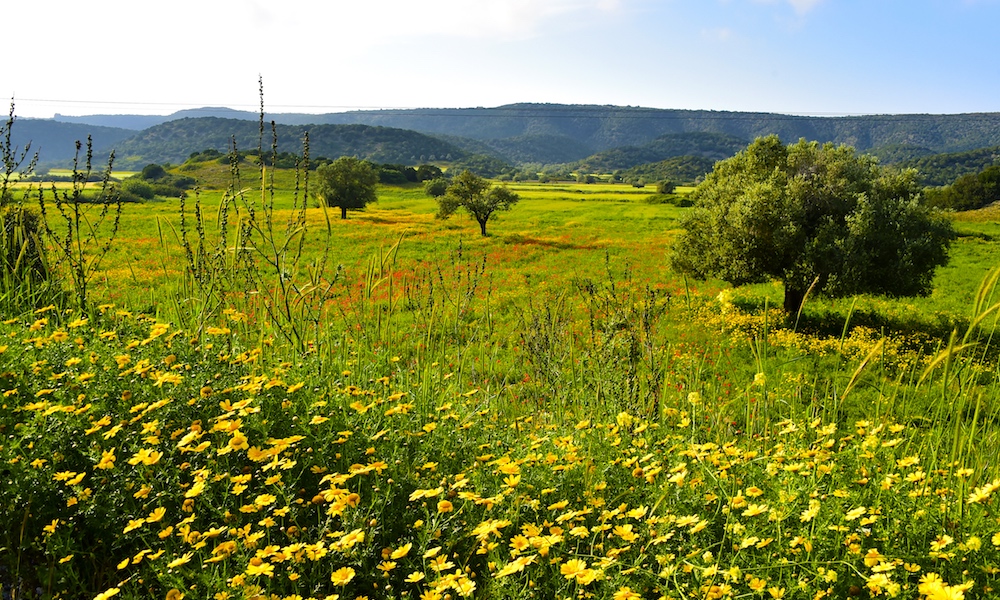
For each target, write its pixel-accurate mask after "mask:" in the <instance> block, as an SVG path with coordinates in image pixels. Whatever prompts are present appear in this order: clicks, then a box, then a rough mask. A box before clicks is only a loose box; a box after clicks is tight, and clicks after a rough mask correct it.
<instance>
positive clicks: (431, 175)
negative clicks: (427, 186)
mask: <svg viewBox="0 0 1000 600" xmlns="http://www.w3.org/2000/svg"><path fill="white" fill-rule="evenodd" d="M416 175H417V179H416V180H417V181H430V180H432V179H438V178H440V177H444V171H442V170H441V167H437V166H435V165H420V166H419V167H417V170H416Z"/></svg>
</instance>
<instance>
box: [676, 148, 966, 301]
mask: <svg viewBox="0 0 1000 600" xmlns="http://www.w3.org/2000/svg"><path fill="white" fill-rule="evenodd" d="M919 194H920V188H919V186H918V185H917V182H916V174H915V172H913V171H896V170H891V169H888V168H885V167H881V166H879V165H878V163H877V161H876V159H874V158H873V157H870V156H867V155H858V154H856V153H855V152H854V149H853V148H851V147H849V146H835V145H833V144H825V145H820V144H818V143H816V142H807V141H805V140H800V141H799V142H798V143H796V144H793V145H789V146H786V145H785V144H783V143H782V142H781V141H780V140H779V139H778V137H777V136H769V137H764V138H758V139H757V140H756V141H754V142H753V143H752V144H750V145H749V146H748V147H747V148H746V149H745V150H743V151H741V152H740V153H738V154H737V155H736V156H733V157H731V158H729V159H726V160H723V161H720V162H718V163H717V164H716V165H715V168H714V169H713V170H712V172H711V173H710V174H709V175H708V176H707V177H706V179H705V180H704V181H703V182H702V183H701V184H700V185H698V187H697V188H696V189H695V191H694V192H693V196H692V199H693V200H694V202H695V207H694V208H693V209H692V210H691V212H690V213H689V214H688V215H687V217H686V218H685V219H684V221H683V224H682V226H683V227H684V232H683V233H682V234H681V235H680V236H679V238H678V239H677V240H676V242H675V243H674V246H673V249H672V252H671V256H670V262H671V266H672V268H674V269H676V270H678V271H680V272H682V273H686V274H689V275H693V276H695V277H698V278H707V277H717V278H719V279H722V280H724V281H727V282H729V283H731V284H733V285H742V284H747V283H760V282H764V281H768V280H772V279H777V280H780V281H781V282H782V283H783V284H784V288H785V297H784V303H783V305H784V309H785V311H786V312H788V313H794V312H796V311H798V310H799V309H800V307H801V304H802V302H803V301H804V299H805V295H806V293H807V291H808V290H809V289H810V287H811V286H813V285H814V284H815V289H816V291H817V292H822V293H825V294H827V295H830V296H847V295H853V294H858V293H871V294H882V295H888V296H913V295H922V294H926V293H928V292H929V291H930V288H931V280H932V278H933V275H934V270H935V269H936V268H937V267H939V266H941V265H943V264H945V263H946V262H947V259H948V248H949V245H950V242H951V239H952V238H953V237H954V234H953V230H952V227H951V223H950V221H948V220H947V219H946V218H945V217H944V216H943V215H942V214H940V213H939V212H937V211H936V210H934V209H931V208H929V207H927V206H925V205H923V204H921V203H920V202H919Z"/></svg>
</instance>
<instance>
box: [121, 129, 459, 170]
mask: <svg viewBox="0 0 1000 600" xmlns="http://www.w3.org/2000/svg"><path fill="white" fill-rule="evenodd" d="M276 131H277V136H278V151H279V152H294V153H301V152H302V142H303V139H304V137H305V135H306V133H307V132H308V134H309V143H310V155H311V156H313V157H321V156H325V157H329V158H336V157H339V156H343V155H357V156H360V157H361V158H366V159H369V160H371V161H373V162H380V163H405V164H416V163H418V162H426V161H428V160H430V161H433V160H458V159H462V158H465V157H466V156H467V155H468V153H467V152H465V151H464V150H461V149H460V148H458V147H457V146H454V145H452V144H449V143H447V142H445V141H443V140H440V139H437V138H434V137H431V136H427V135H424V134H421V133H417V132H415V131H407V130H403V129H393V128H390V127H371V126H367V125H310V126H304V125H278V126H277V129H276ZM270 137H271V136H270V133H266V135H265V141H264V144H265V146H266V148H265V149H270ZM233 140H234V141H235V143H236V146H237V148H238V149H241V150H250V149H255V148H257V146H258V143H259V142H258V140H259V125H258V123H256V122H253V121H245V120H238V119H221V118H217V117H203V118H197V119H180V120H176V121H168V122H166V123H162V124H160V125H157V126H155V127H150V128H149V129H146V130H143V131H142V132H140V133H139V134H138V135H135V136H133V137H131V138H129V139H127V140H124V141H122V142H120V143H119V144H118V146H117V156H118V160H117V161H116V164H119V165H121V166H122V167H135V166H142V165H145V164H148V163H179V162H183V161H184V160H185V159H186V158H187V157H188V156H189V155H190V154H191V153H192V152H197V151H200V150H205V149H208V148H214V149H216V150H220V151H223V152H224V151H226V150H227V149H228V147H229V145H230V143H231V141H233Z"/></svg>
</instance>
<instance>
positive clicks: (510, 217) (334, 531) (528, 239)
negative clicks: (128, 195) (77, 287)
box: [0, 166, 1000, 600]
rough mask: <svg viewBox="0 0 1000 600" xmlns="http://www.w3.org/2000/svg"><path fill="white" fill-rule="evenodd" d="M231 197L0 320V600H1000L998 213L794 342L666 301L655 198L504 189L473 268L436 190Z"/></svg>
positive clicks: (670, 288) (715, 286)
mask: <svg viewBox="0 0 1000 600" xmlns="http://www.w3.org/2000/svg"><path fill="white" fill-rule="evenodd" d="M219 168H220V169H228V168H227V167H225V166H220V167H219ZM227 174H228V170H227V171H226V173H221V172H215V173H212V174H209V173H206V177H205V179H204V180H203V181H205V182H206V183H205V184H204V185H203V189H202V190H201V191H200V192H199V193H198V194H197V195H191V196H189V197H188V198H187V199H186V200H185V201H184V211H183V213H182V212H181V205H180V202H179V201H177V200H169V201H162V202H160V201H158V202H151V203H146V204H129V205H125V206H124V207H123V212H122V214H121V216H120V219H119V222H120V227H119V229H118V232H117V236H116V238H115V239H114V241H113V243H112V244H111V245H110V247H108V249H107V251H106V253H105V252H103V251H102V250H101V245H100V240H101V239H103V238H101V235H103V234H104V232H106V231H107V230H104V229H97V230H96V233H97V240H98V241H97V243H95V244H93V245H91V246H87V245H86V243H83V242H81V244H80V249H81V250H80V251H81V253H82V254H81V255H82V256H84V258H85V259H86V260H90V259H93V260H97V259H98V258H99V259H100V261H99V262H95V263H86V264H94V265H95V269H94V271H93V273H92V274H91V275H90V276H89V277H90V279H89V286H90V287H89V292H88V300H87V302H86V303H84V305H83V306H80V305H79V303H75V302H74V291H73V290H74V288H73V286H72V285H71V284H70V282H69V279H64V280H63V284H62V285H63V288H64V289H65V290H66V293H65V295H63V296H61V297H55V299H54V300H53V302H52V304H51V305H46V306H40V307H38V308H33V309H29V310H23V311H20V312H18V313H16V314H14V313H13V312H11V314H8V315H5V316H6V320H5V321H4V322H3V323H2V324H0V393H2V398H0V477H2V483H3V485H0V586H2V587H3V592H4V594H7V595H10V596H14V595H15V594H16V597H17V598H36V597H39V598H55V597H59V598H87V599H90V598H95V597H97V598H101V600H105V599H107V598H112V597H119V598H167V599H172V600H178V599H179V598H182V597H187V598H216V599H219V600H224V599H229V598H247V599H250V598H253V599H257V598H280V599H286V598H287V599H290V600H292V599H301V598H324V599H325V598H330V599H333V598H337V599H355V598H371V599H374V598H412V599H416V598H420V599H421V600H434V599H444V598H449V597H450V598H452V599H454V598H459V597H463V598H489V599H494V598H539V599H550V598H613V599H614V600H637V599H640V598H673V599H688V598H706V599H709V598H711V599H718V598H811V599H818V598H847V597H880V596H884V597H900V598H962V597H969V598H972V597H991V596H993V595H995V594H996V593H997V591H996V589H995V588H996V576H997V574H998V573H1000V519H998V517H997V512H996V506H997V505H996V502H997V500H996V494H995V492H996V491H997V489H1000V468H998V467H997V465H996V460H995V459H996V456H997V455H998V453H1000V381H998V380H997V377H998V368H997V356H998V353H997V351H996V349H995V345H996V344H995V341H994V340H993V333H994V331H995V322H996V315H997V314H998V313H997V310H998V305H997V304H995V302H996V301H997V300H998V298H995V297H994V291H995V290H994V287H995V283H996V279H992V280H989V279H988V280H986V283H985V285H984V284H982V282H983V281H984V277H990V276H991V275H994V274H996V271H995V270H994V268H995V264H994V263H993V260H994V259H993V258H992V257H994V256H996V255H997V254H996V249H997V239H998V237H997V236H998V235H1000V225H998V221H997V220H995V219H993V217H992V216H990V215H985V214H980V215H978V216H977V215H962V216H961V217H960V218H959V220H958V221H957V223H956V226H957V229H958V230H959V232H960V234H961V236H960V237H959V239H958V240H957V241H956V243H955V245H954V247H953V253H952V261H951V264H950V265H949V266H948V267H946V268H945V269H942V270H941V271H940V272H939V273H938V275H937V278H936V280H935V289H934V293H933V294H931V295H930V296H928V297H927V298H917V299H900V300H887V299H884V298H875V297H861V298H855V299H847V300H844V299H841V300H829V299H823V298H811V299H810V300H809V302H808V303H807V305H806V308H805V310H804V312H803V314H802V316H801V318H800V319H799V320H798V321H797V322H796V321H795V320H794V319H788V318H786V317H785V316H784V315H782V314H781V313H780V311H775V310H774V309H773V308H772V307H774V306H780V289H779V287H778V286H777V285H776V284H775V285H760V286H752V287H749V288H745V289H740V290H731V289H728V286H726V285H724V284H722V283H721V282H695V281H686V280H685V279H683V278H681V277H679V276H677V275H675V274H672V273H670V272H669V271H668V270H667V269H666V268H665V266H664V265H665V258H666V255H667V252H668V250H669V245H670V243H671V240H672V239H673V237H674V235H675V234H676V231H677V227H678V223H679V219H680V217H681V216H682V215H683V211H684V210H685V209H683V208H678V207H675V206H672V205H669V204H650V203H647V202H645V199H646V198H647V197H648V196H649V195H651V194H653V193H655V190H654V189H652V188H647V189H645V190H640V189H636V188H632V187H630V186H625V185H615V186H612V185H601V184H594V185H577V184H512V185H511V188H512V189H513V190H514V191H516V192H517V193H519V194H521V196H522V200H521V202H520V203H519V204H517V205H516V206H515V207H514V209H513V210H512V211H510V212H509V213H503V214H501V215H500V216H499V218H497V219H496V220H491V221H490V223H489V231H490V233H491V235H490V236H488V237H485V238H484V237H482V236H480V235H479V232H478V225H477V224H476V223H475V222H474V221H472V220H469V219H466V218H465V217H464V216H462V215H457V216H455V217H453V218H452V219H450V220H447V221H442V220H438V219H435V218H434V214H435V212H436V204H435V203H434V201H433V200H432V199H430V198H428V197H427V196H426V195H425V194H424V192H423V190H422V188H420V187H417V186H412V187H406V186H403V187H395V186H387V187H384V188H382V189H381V190H380V194H379V201H378V203H376V204H374V205H371V206H370V207H369V208H368V209H367V210H365V211H363V212H352V213H350V218H349V219H347V220H341V219H339V218H338V216H339V215H338V213H337V212H336V211H331V212H326V211H324V210H322V209H321V208H317V207H314V206H312V202H311V200H308V199H307V200H306V201H305V208H302V206H303V194H302V192H301V190H302V187H301V185H300V187H299V188H298V189H299V191H298V192H296V186H295V181H296V180H295V177H294V174H292V173H289V172H279V173H276V174H275V175H274V181H275V187H274V190H273V191H272V190H268V189H267V188H266V186H265V191H264V192H262V191H261V186H260V183H259V180H258V177H259V173H258V172H256V171H253V170H252V169H248V170H247V172H244V173H241V184H240V185H239V186H238V188H237V189H239V190H241V193H238V194H235V195H234V194H229V195H227V194H226V193H225V192H224V191H222V190H223V189H225V185H226V184H227V180H226V176H227ZM265 177H269V175H267V174H265ZM209 182H210V183H209ZM300 184H301V182H300ZM196 208H197V209H198V210H199V211H200V214H201V215H202V219H201V221H200V226H199V221H198V219H197V213H196V212H195V211H196ZM99 209H100V207H98V206H96V205H90V206H88V207H87V210H90V211H97V210H99ZM49 214H50V218H53V213H51V212H50V213H49ZM90 214H91V215H92V218H90V219H89V221H88V222H89V223H93V224H95V227H97V225H96V224H97V223H98V222H99V220H98V219H97V218H96V216H94V215H95V214H96V213H93V212H92V213H90ZM182 214H183V218H182ZM220 222H221V223H220ZM241 232H242V233H241ZM56 256H58V254H56ZM86 260H85V261H84V262H86ZM953 331H954V332H955V335H954V336H953V335H952V332H953Z"/></svg>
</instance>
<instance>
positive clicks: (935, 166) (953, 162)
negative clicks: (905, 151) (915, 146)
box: [899, 145, 1000, 186]
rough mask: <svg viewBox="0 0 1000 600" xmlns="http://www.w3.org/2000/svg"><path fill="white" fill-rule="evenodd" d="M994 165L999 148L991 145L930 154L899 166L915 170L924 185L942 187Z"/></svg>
mask: <svg viewBox="0 0 1000 600" xmlns="http://www.w3.org/2000/svg"><path fill="white" fill-rule="evenodd" d="M996 164H1000V146H997V145H992V146H989V147H985V148H978V149H976V150H967V151H964V152H952V153H947V154H932V155H930V156H924V157H921V158H916V159H913V160H907V161H903V162H901V163H899V166H900V167H901V168H908V169H916V170H917V172H918V173H920V180H921V182H922V183H923V184H924V185H929V186H943V185H948V184H950V183H952V182H954V181H956V180H957V179H958V178H959V177H962V176H963V175H975V174H976V173H979V172H981V171H983V170H984V169H986V168H988V167H990V166H992V165H996Z"/></svg>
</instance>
